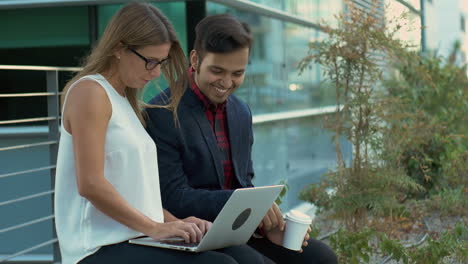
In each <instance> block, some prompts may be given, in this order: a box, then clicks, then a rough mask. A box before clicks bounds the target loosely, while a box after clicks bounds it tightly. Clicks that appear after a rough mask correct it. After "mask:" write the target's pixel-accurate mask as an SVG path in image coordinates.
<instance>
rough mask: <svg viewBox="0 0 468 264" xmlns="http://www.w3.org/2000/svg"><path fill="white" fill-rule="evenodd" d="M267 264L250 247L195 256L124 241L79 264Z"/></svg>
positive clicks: (266, 260)
mask: <svg viewBox="0 0 468 264" xmlns="http://www.w3.org/2000/svg"><path fill="white" fill-rule="evenodd" d="M150 263H151V264H152V263H155V264H165V263H169V264H176V263H195V264H198V263H208V264H212V263H215V264H218V263H219V264H263V263H265V264H267V263H272V261H271V260H269V259H267V258H266V257H264V256H263V255H261V254H260V253H258V252H257V251H255V250H254V249H252V248H251V247H249V246H247V245H242V246H233V247H227V248H223V249H219V250H213V251H206V252H201V253H191V252H184V251H179V250H172V249H163V248H156V247H148V246H141V245H135V244H130V243H128V242H122V243H118V244H113V245H108V246H104V247H102V248H100V249H99V250H98V251H97V252H96V253H94V254H93V255H91V256H88V257H86V258H85V259H83V260H82V261H80V262H79V264H150Z"/></svg>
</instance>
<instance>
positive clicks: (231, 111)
mask: <svg viewBox="0 0 468 264" xmlns="http://www.w3.org/2000/svg"><path fill="white" fill-rule="evenodd" d="M226 114H227V122H228V130H229V139H228V140H229V143H230V146H231V161H232V166H233V167H234V175H235V177H236V178H237V181H238V182H239V183H241V181H240V180H239V178H240V177H239V176H240V175H239V170H238V168H239V167H238V166H237V161H238V160H239V158H240V157H239V147H240V146H241V144H242V140H241V137H240V135H241V133H240V132H241V130H240V123H241V122H239V121H238V118H239V115H238V114H237V108H236V104H234V103H232V102H231V97H229V98H228V102H227V105H226ZM241 185H242V183H241Z"/></svg>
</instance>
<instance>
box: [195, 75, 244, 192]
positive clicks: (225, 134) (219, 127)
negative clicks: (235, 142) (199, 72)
mask: <svg viewBox="0 0 468 264" xmlns="http://www.w3.org/2000/svg"><path fill="white" fill-rule="evenodd" d="M193 72H194V69H193V68H192V67H190V69H189V76H190V87H191V88H192V90H193V92H194V93H195V94H196V95H197V97H198V99H200V101H201V102H202V103H203V105H204V106H205V115H206V118H207V119H208V121H209V122H210V125H211V128H213V133H214V134H215V136H216V141H217V142H218V148H219V149H220V151H221V155H222V157H223V160H222V162H223V168H224V189H227V190H228V189H232V188H233V186H234V181H235V177H234V167H233V166H232V159H231V145H230V143H229V130H228V123H227V115H226V102H224V103H222V104H218V105H217V106H216V105H215V104H213V103H211V102H210V101H209V99H208V98H206V96H205V95H204V94H203V93H202V92H201V91H200V88H198V86H197V84H196V83H195V81H194V79H193Z"/></svg>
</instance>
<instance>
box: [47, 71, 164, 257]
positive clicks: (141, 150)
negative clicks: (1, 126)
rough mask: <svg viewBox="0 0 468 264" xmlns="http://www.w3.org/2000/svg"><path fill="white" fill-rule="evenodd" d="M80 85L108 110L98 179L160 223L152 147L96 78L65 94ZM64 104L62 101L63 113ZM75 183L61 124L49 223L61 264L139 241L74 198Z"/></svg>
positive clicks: (122, 101)
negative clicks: (100, 96) (96, 93)
mask: <svg viewBox="0 0 468 264" xmlns="http://www.w3.org/2000/svg"><path fill="white" fill-rule="evenodd" d="M84 79H87V80H94V81H96V82H97V83H99V84H100V86H102V89H104V90H105V91H106V93H107V96H108V97H109V101H110V103H111V105H112V117H111V118H110V120H109V125H108V127H107V131H106V139H105V162H104V176H105V177H106V179H107V180H108V181H109V182H110V183H111V184H112V185H113V186H114V188H115V189H116V190H117V191H118V192H119V194H120V195H121V196H122V197H123V198H124V199H125V200H126V201H127V202H129V203H130V204H131V205H132V206H133V207H135V208H136V209H138V210H139V211H140V212H142V213H143V214H145V215H146V216H148V217H149V218H151V219H153V220H154V221H156V222H160V223H162V222H164V216H163V211H162V204H161V195H160V189H159V174H158V165H157V154H156V145H155V143H154V141H153V140H152V139H151V137H150V136H149V135H148V134H147V132H146V131H145V129H144V127H143V125H142V124H141V123H140V121H139V119H138V117H137V116H136V114H135V112H134V111H133V109H132V107H131V105H130V103H129V102H128V100H127V99H126V98H125V97H122V96H121V95H120V94H119V93H118V92H117V91H116V90H115V89H114V88H113V87H112V86H111V84H110V83H109V82H108V81H107V80H106V79H105V78H104V77H103V76H102V75H100V74H95V75H87V76H84V77H83V78H81V79H80V80H78V81H77V82H75V83H74V84H73V85H72V86H71V87H70V89H69V91H70V90H71V89H73V87H74V86H75V85H76V83H78V82H80V81H81V80H84ZM66 100H67V98H66V97H65V101H64V108H65V106H66ZM62 113H63V111H62ZM76 180H77V179H76V168H75V162H74V152H73V140H72V135H71V134H70V133H68V132H67V131H66V130H65V128H64V126H63V122H62V125H61V136H60V143H59V150H58V158H57V172H56V180H55V220H56V229H57V237H58V240H59V244H60V251H61V254H62V263H63V264H75V263H77V262H79V261H80V260H82V259H83V258H85V257H86V256H89V255H91V254H93V253H94V252H96V251H97V250H98V249H99V248H100V247H102V246H104V245H109V244H114V243H119V242H122V241H125V240H128V239H130V238H134V237H137V236H140V235H142V234H141V233H139V232H137V231H135V230H132V229H130V228H128V227H126V226H125V225H122V224H120V223H119V222H117V221H115V220H113V219H112V218H110V217H108V216H106V215H105V214H103V213H102V212H101V211H99V210H98V209H96V208H95V207H94V206H93V205H92V204H91V203H90V202H89V201H88V200H87V199H85V198H83V197H82V196H80V194H79V193H78V187H77V183H76Z"/></svg>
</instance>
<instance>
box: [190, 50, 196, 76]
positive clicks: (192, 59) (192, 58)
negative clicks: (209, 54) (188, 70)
mask: <svg viewBox="0 0 468 264" xmlns="http://www.w3.org/2000/svg"><path fill="white" fill-rule="evenodd" d="M190 66H192V68H193V69H194V70H195V71H198V69H197V68H198V53H197V51H196V50H192V51H191V52H190Z"/></svg>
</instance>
